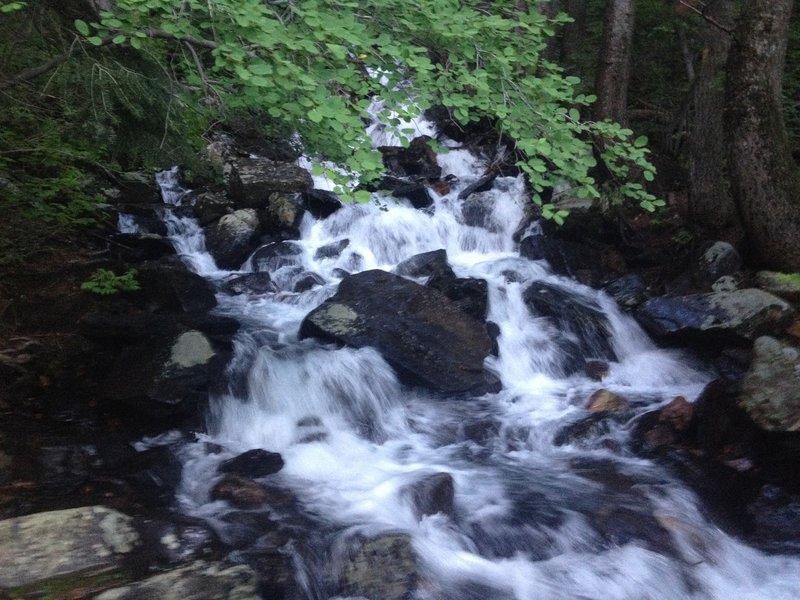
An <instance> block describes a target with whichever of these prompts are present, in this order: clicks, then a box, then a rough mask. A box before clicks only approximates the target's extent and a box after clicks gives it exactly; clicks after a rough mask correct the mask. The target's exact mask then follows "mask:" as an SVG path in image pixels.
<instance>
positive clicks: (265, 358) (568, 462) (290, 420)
mask: <svg viewBox="0 0 800 600" xmlns="http://www.w3.org/2000/svg"><path fill="white" fill-rule="evenodd" d="M425 127H426V128H428V130H429V129H430V127H431V126H430V125H429V124H426V125H425ZM381 143H384V142H381ZM439 164H440V166H441V167H442V169H443V176H445V175H453V176H454V178H455V179H454V181H456V182H455V183H453V185H452V187H451V190H450V192H449V193H448V194H446V195H443V196H442V195H439V194H437V193H436V192H433V191H431V195H432V196H433V197H434V206H433V207H432V208H431V209H429V210H417V209H414V208H412V207H411V206H410V205H409V204H408V203H407V202H406V201H403V200H395V199H393V198H390V197H383V196H381V195H380V194H373V202H372V203H370V204H365V205H346V206H345V207H344V208H342V209H340V210H339V211H337V212H336V213H334V214H333V215H331V216H330V217H328V218H326V219H324V220H316V219H314V218H313V217H312V216H310V215H309V214H306V216H305V217H304V220H303V222H302V225H301V237H300V239H299V240H297V241H296V244H297V245H298V246H299V247H300V248H301V250H302V251H301V252H300V253H298V254H296V255H293V256H291V257H289V258H288V259H286V260H280V261H277V262H276V263H275V264H274V265H273V268H271V269H270V275H271V277H272V280H273V281H274V282H275V283H276V284H277V285H278V287H279V288H280V289H281V290H290V289H293V285H294V284H295V283H296V282H297V281H299V279H300V278H302V277H304V276H305V275H307V273H308V272H309V271H310V272H314V273H316V274H318V275H319V276H320V277H321V278H322V280H324V282H325V283H324V285H319V286H316V287H313V288H312V289H309V290H308V291H305V292H302V293H295V292H289V291H278V292H273V293H260V294H256V293H249V294H248V293H246V294H241V295H237V296H232V295H228V294H225V293H221V292H220V293H218V295H217V296H218V302H219V306H218V308H217V313H218V314H221V315H226V316H232V317H235V318H236V319H237V320H239V321H240V322H241V323H242V328H241V330H240V332H239V334H238V335H237V338H236V340H235V349H234V358H233V360H232V363H231V366H230V367H229V376H230V384H229V386H228V392H227V393H226V394H221V395H218V396H217V397H214V398H213V399H212V405H211V410H210V414H209V415H208V434H206V435H203V436H202V437H201V439H199V440H198V441H197V442H194V443H187V444H186V445H185V446H184V447H183V448H182V450H181V456H182V460H183V463H184V470H183V481H182V484H181V486H180V489H179V492H178V498H177V500H178V503H179V506H180V509H181V510H182V511H183V512H184V513H186V514H189V515H192V516H195V517H199V518H202V519H204V520H205V521H207V522H208V523H210V524H211V525H212V526H213V527H214V528H215V529H216V530H217V531H218V532H219V533H220V535H221V537H222V538H223V539H224V538H225V535H226V523H228V522H229V521H228V520H227V516H228V515H229V513H231V512H233V511H234V509H233V508H231V506H229V505H228V504H227V503H226V502H223V501H210V500H209V490H210V488H211V487H212V485H213V483H214V482H215V481H216V480H217V479H218V478H219V477H218V475H217V472H216V469H217V467H218V466H219V464H220V463H221V462H222V461H224V460H226V459H229V458H231V457H233V456H235V455H237V454H239V453H241V452H244V451H246V450H249V449H253V448H263V449H266V450H269V451H272V452H279V453H280V454H281V455H282V457H283V460H284V461H285V466H284V467H283V469H282V470H281V471H280V472H279V473H278V474H277V475H276V476H272V478H271V483H272V484H276V483H277V484H278V485H280V486H281V487H283V488H286V489H289V490H291V491H292V492H293V494H294V495H295V497H296V498H297V502H298V506H299V509H298V510H297V511H294V513H293V514H288V513H287V514H285V515H284V514H282V513H281V511H280V510H277V511H273V512H272V513H271V517H272V518H275V519H278V520H280V519H285V520H286V523H287V526H288V527H290V528H293V529H294V530H295V531H297V532H299V534H298V535H297V536H295V539H296V540H302V541H301V542H298V541H296V542H293V543H292V544H290V545H289V546H288V547H287V548H286V550H287V551H288V552H291V553H292V562H293V566H294V570H295V576H296V579H297V582H298V584H297V589H296V592H295V593H296V596H297V598H298V599H299V598H303V599H305V598H308V599H315V600H316V599H320V600H321V599H327V598H333V597H337V594H339V592H338V591H337V590H336V589H335V586H332V584H331V583H330V581H331V580H332V579H333V580H335V579H336V573H335V572H333V571H335V570H336V569H337V568H340V566H337V565H341V562H342V560H343V559H342V556H343V555H344V554H346V552H347V548H348V544H349V541H348V540H352V539H354V537H358V536H362V537H364V536H366V537H375V536H380V535H382V534H386V533H398V532H401V533H403V534H405V535H407V536H410V540H411V546H412V547H413V552H414V555H415V556H416V567H415V568H416V584H415V588H414V592H413V596H412V597H413V598H415V599H418V600H471V599H474V600H478V599H484V598H485V599H498V600H534V599H542V598H547V599H552V598H557V599H562V598H563V599H598V600H600V599H602V600H633V599H636V600H644V599H662V598H663V599H677V598H691V599H698V600H699V599H709V600H710V599H724V598H732V597H735V598H737V599H739V600H743V599H747V598H753V599H755V598H762V599H770V600H779V599H787V600H789V599H791V600H796V599H797V598H800V559H797V558H793V557H785V556H770V555H766V554H764V553H762V552H759V551H757V550H755V549H752V548H750V547H748V546H746V545H744V544H743V543H741V542H739V541H737V540H736V539H735V538H733V537H731V536H729V535H727V534H726V533H725V532H723V531H722V530H721V529H719V528H718V527H717V526H716V525H715V524H714V523H713V522H711V521H710V520H709V518H708V517H707V515H706V514H705V511H704V509H703V506H702V505H701V504H700V502H699V500H698V498H697V497H696V495H695V494H694V493H693V492H692V491H691V489H689V488H688V487H687V486H686V485H685V484H684V483H682V482H680V481H679V480H678V479H676V478H675V477H674V476H673V475H671V474H670V473H669V472H668V471H667V470H666V469H665V468H663V467H662V466H659V465H657V464H655V463H654V462H652V461H649V460H645V459H642V458H639V457H637V456H635V455H633V454H632V453H631V452H630V451H629V450H628V449H627V439H628V436H629V428H630V421H631V419H630V418H626V419H625V420H616V421H615V420H610V421H608V422H607V426H606V427H605V428H604V429H603V430H602V431H599V432H596V433H593V434H592V435H589V436H587V437H583V438H580V439H574V440H573V439H567V440H566V441H565V440H563V439H561V440H560V443H561V445H556V443H555V440H556V439H557V438H559V432H560V431H562V430H563V428H564V427H565V425H569V424H571V423H574V422H576V421H577V420H579V419H580V418H582V417H585V416H586V415H587V413H586V411H585V409H584V408H583V406H584V404H585V402H586V399H587V398H588V397H589V396H590V395H591V394H592V393H593V392H594V391H596V390H597V389H598V388H600V387H602V388H606V389H608V390H611V391H613V392H615V393H617V394H620V395H621V396H624V397H625V398H626V399H627V400H628V401H629V402H630V404H631V407H632V410H633V414H634V415H635V414H641V413H643V412H646V411H649V410H653V409H654V408H657V407H659V406H662V405H664V404H666V403H668V402H669V401H670V400H672V399H673V398H674V397H675V396H678V395H682V396H684V397H686V398H688V399H689V400H694V399H695V398H696V397H697V396H698V395H699V393H700V392H701V390H702V389H703V387H704V385H705V384H706V383H707V382H708V381H710V380H711V379H712V378H713V373H712V372H710V371H709V370H708V369H707V368H705V367H704V365H702V364H698V363H696V362H694V361H693V359H692V358H691V357H690V356H689V355H688V354H683V353H682V352H680V351H677V350H665V349H660V348H658V347H657V346H656V345H655V344H654V343H653V342H652V341H651V340H650V339H649V338H648V337H647V335H646V334H645V333H644V332H643V331H642V330H641V329H640V327H639V326H638V325H637V324H636V322H635V321H634V320H633V319H632V318H631V317H629V316H628V315H626V314H624V313H623V312H621V311H620V310H619V308H618V307H617V306H616V304H615V302H614V301H613V300H612V299H611V298H610V297H608V296H607V295H605V294H604V293H602V292H600V291H597V290H594V289H591V288H588V287H585V286H582V285H580V284H578V283H576V282H575V281H572V280H570V279H567V278H565V277H562V276H558V275H555V274H553V273H552V272H551V271H550V270H549V269H548V266H547V264H545V263H544V262H543V261H530V260H527V259H524V258H521V257H520V256H519V254H518V251H517V248H516V245H515V244H514V242H513V241H512V235H513V233H514V230H515V229H516V227H517V225H518V224H519V223H520V221H521V219H522V217H523V205H524V203H525V202H526V196H525V189H524V185H523V182H522V180H521V179H520V178H508V177H506V178H498V179H497V180H496V181H495V184H494V186H493V188H492V190H491V191H489V192H485V193H483V194H482V196H481V198H482V202H484V203H485V206H486V207H488V208H487V209H486V210H485V211H484V212H483V213H481V215H480V219H476V218H465V212H464V210H463V208H464V204H465V202H470V200H469V199H468V200H459V199H458V194H459V192H460V191H461V190H463V189H464V188H465V187H466V186H467V185H469V184H470V183H472V182H474V181H476V180H477V179H478V178H479V176H480V175H481V173H482V170H483V165H482V163H481V162H480V160H479V159H477V158H476V157H474V156H472V155H470V154H469V153H468V152H467V151H464V150H452V151H450V152H448V153H446V154H443V155H440V156H439ZM158 183H159V185H160V186H161V189H162V195H163V197H164V200H165V202H167V203H169V204H174V205H180V204H181V203H182V201H183V198H184V196H185V194H186V190H183V189H182V188H181V187H180V185H179V182H178V176H177V170H175V169H174V170H171V171H164V172H162V173H160V174H159V176H158ZM315 183H316V185H317V187H324V186H325V185H326V182H325V181H324V180H321V179H319V178H317V180H316V182H315ZM179 214H180V213H176V212H173V211H169V210H165V211H164V218H165V222H166V224H167V227H168V231H169V234H170V238H171V239H172V240H173V243H174V244H175V247H176V250H177V251H178V253H179V255H180V256H181V258H182V259H183V260H184V262H185V263H186V264H187V265H188V266H189V267H190V268H191V269H192V270H194V271H196V272H197V273H199V274H200V275H202V276H204V277H206V278H208V279H209V280H211V281H212V282H213V283H215V284H216V285H218V286H219V285H221V284H222V283H223V282H225V281H226V280H227V279H230V278H231V277H232V276H233V275H240V274H244V273H248V272H252V271H253V270H254V266H255V265H253V264H252V261H248V262H245V263H244V265H242V267H241V269H240V271H236V272H230V271H225V270H221V269H219V268H217V266H216V265H215V263H214V260H213V259H212V258H211V256H210V255H209V254H208V252H207V251H206V250H205V245H204V239H203V233H202V230H201V229H200V227H199V225H198V224H197V222H196V221H194V219H191V218H188V217H182V216H178V215H179ZM477 221H480V222H477ZM345 238H346V239H348V240H349V244H348V245H347V247H346V248H345V249H344V250H343V251H342V252H341V254H339V255H338V256H331V257H325V256H321V255H319V254H317V251H318V249H319V248H321V247H323V246H326V245H328V244H331V243H333V242H337V241H340V240H342V239H345ZM442 248H443V249H445V250H446V251H447V257H448V260H449V263H450V266H451V267H452V268H453V270H454V271H455V273H456V275H458V276H459V277H474V278H481V279H485V280H486V281H487V282H488V288H489V314H488V320H490V321H492V322H494V323H496V324H497V325H498V326H499V330H500V335H499V337H498V339H497V343H498V347H499V353H498V356H496V357H494V356H490V357H489V358H488V359H487V368H488V369H489V370H490V371H491V372H492V373H494V374H495V375H496V376H497V377H498V378H499V380H500V381H501V382H502V390H501V391H499V392H497V393H490V394H485V395H482V396H480V397H467V398H465V397H458V398H447V397H442V395H441V394H434V393H432V392H428V391H426V390H424V389H421V388H413V387H408V386H406V385H404V384H402V383H401V382H399V381H398V379H397V377H396V375H395V373H394V371H393V369H392V368H391V367H390V366H389V365H388V364H387V363H386V361H385V360H384V359H383V358H382V357H381V355H380V354H379V353H378V352H377V351H375V350H373V349H371V348H362V349H353V348H348V347H336V346H334V345H331V344H323V343H320V342H317V341H315V340H302V341H301V340H298V329H299V327H300V323H301V321H302V320H303V318H304V317H305V316H306V315H307V314H308V313H309V311H311V310H312V309H313V308H315V307H317V306H318V305H320V304H321V303H322V302H323V301H325V300H326V299H327V298H329V297H330V296H332V295H333V294H334V293H335V291H336V288H337V285H338V283H339V282H340V281H341V279H342V277H343V276H344V275H345V272H347V273H355V272H359V271H365V270H370V269H383V270H387V271H391V270H392V269H394V268H395V267H396V265H397V264H398V263H400V262H402V261H403V260H405V259H408V258H410V257H412V256H414V255H416V254H419V253H422V252H428V251H432V250H437V249H442ZM315 256H316V257H315ZM418 281H420V282H422V283H424V280H418ZM532 282H545V283H548V284H552V285H554V286H557V287H558V288H559V289H561V290H563V291H565V292H566V293H568V294H569V296H570V297H571V298H574V299H575V301H577V302H579V303H581V304H584V305H587V306H591V307H595V308H598V309H599V310H601V311H602V312H603V313H604V315H605V317H606V319H607V322H608V331H607V334H608V343H609V344H610V346H611V348H613V353H614V354H615V355H616V360H614V361H611V363H610V368H609V374H608V376H607V377H606V378H605V379H604V380H603V381H602V383H598V382H596V381H592V380H591V379H590V378H589V377H588V376H586V375H584V374H583V373H582V372H579V373H577V374H572V375H569V376H564V375H563V368H562V364H563V360H564V356H563V350H562V349H561V348H563V345H560V344H559V343H558V342H559V340H561V339H563V338H564V336H570V335H573V333H574V331H573V332H569V331H564V330H563V329H561V328H558V327H556V326H555V325H554V324H553V321H552V320H551V319H547V318H544V317H542V316H537V315H536V314H534V313H533V312H532V311H531V309H530V308H529V307H528V306H527V305H526V303H525V302H524V299H523V292H524V290H525V289H526V288H527V287H528V286H529V285H530V284H531V283H532ZM579 326H580V325H579V324H576V325H575V327H579ZM586 358H590V357H586ZM149 443H159V442H158V440H151V441H150V442H149ZM212 449H213V450H212ZM443 473H445V474H449V476H450V477H451V478H452V486H453V492H454V495H453V506H452V511H450V512H449V514H443V513H441V512H440V513H436V514H422V515H420V513H419V510H418V508H417V507H416V506H415V502H414V500H413V498H414V494H413V490H414V489H415V487H414V486H415V485H418V483H419V482H421V481H424V480H429V479H430V478H431V477H432V476H435V475H437V474H443ZM298 515H300V516H298ZM231 558H234V559H236V553H235V552H234V554H233V556H232V557H231ZM386 569H387V572H389V573H388V574H387V578H388V579H391V576H392V575H391V573H390V571H391V569H392V565H391V564H387V565H386Z"/></svg>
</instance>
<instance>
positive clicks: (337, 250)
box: [314, 238, 350, 260]
mask: <svg viewBox="0 0 800 600" xmlns="http://www.w3.org/2000/svg"><path fill="white" fill-rule="evenodd" d="M349 245H350V240H349V239H347V238H344V239H341V240H337V241H335V242H331V243H330V244H325V245H324V246H320V247H319V248H317V251H316V252H315V253H314V260H320V259H322V258H337V257H338V256H339V255H340V254H341V253H342V252H344V249H345V248H347V247H348V246H349Z"/></svg>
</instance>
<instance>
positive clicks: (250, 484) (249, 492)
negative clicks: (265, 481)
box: [209, 475, 269, 509]
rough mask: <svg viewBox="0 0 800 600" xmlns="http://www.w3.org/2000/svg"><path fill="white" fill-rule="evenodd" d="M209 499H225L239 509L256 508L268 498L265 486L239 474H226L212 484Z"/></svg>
mask: <svg viewBox="0 0 800 600" xmlns="http://www.w3.org/2000/svg"><path fill="white" fill-rule="evenodd" d="M209 496H210V498H211V500H225V501H226V502H228V503H229V504H230V505H231V506H234V507H236V508H241V509H252V508H258V507H260V506H263V505H264V504H266V503H267V502H268V500H269V492H268V490H267V488H266V487H265V486H263V485H262V484H260V483H258V482H257V481H253V480H252V479H248V478H247V477H242V476H240V475H226V476H225V477H223V478H222V479H220V480H219V481H218V482H217V483H215V484H214V487H213V488H211V492H210V494H209Z"/></svg>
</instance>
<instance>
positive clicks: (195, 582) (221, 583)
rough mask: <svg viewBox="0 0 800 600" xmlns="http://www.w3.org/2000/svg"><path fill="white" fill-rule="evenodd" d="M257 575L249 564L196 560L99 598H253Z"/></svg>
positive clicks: (216, 599)
mask: <svg viewBox="0 0 800 600" xmlns="http://www.w3.org/2000/svg"><path fill="white" fill-rule="evenodd" d="M259 597H260V595H259V593H258V578H257V576H256V574H255V572H254V571H253V570H252V569H251V568H250V567H248V566H245V565H236V566H227V565H223V564H219V563H209V562H204V561H197V562H194V563H192V564H190V565H187V566H185V567H182V568H180V569H174V570H172V571H167V572H166V573H159V574H158V575H154V576H152V577H150V578H148V579H145V580H143V581H138V582H136V583H132V584H130V585H127V586H124V587H119V588H115V589H112V590H108V591H105V592H103V593H102V594H100V595H99V596H97V597H96V599H97V600H145V599H148V598H158V599H159V600H206V599H208V598H213V599H214V600H252V599H253V598H259Z"/></svg>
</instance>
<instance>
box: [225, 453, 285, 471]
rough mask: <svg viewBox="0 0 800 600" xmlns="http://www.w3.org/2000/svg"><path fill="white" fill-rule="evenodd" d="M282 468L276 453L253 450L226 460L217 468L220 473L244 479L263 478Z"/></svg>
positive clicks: (281, 462) (280, 460)
mask: <svg viewBox="0 0 800 600" xmlns="http://www.w3.org/2000/svg"><path fill="white" fill-rule="evenodd" d="M282 468H283V458H282V457H281V455H280V454H278V453H277V452H270V451H268V450H263V449H261V448H254V449H253V450H248V451H247V452H242V453H241V454H240V455H238V456H234V457H233V458H231V459H228V460H226V461H225V462H223V463H222V464H221V465H220V466H219V472H220V473H231V474H234V475H243V476H245V477H264V476H266V475H272V474H273V473H277V472H278V471H280V470H281V469H282Z"/></svg>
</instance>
